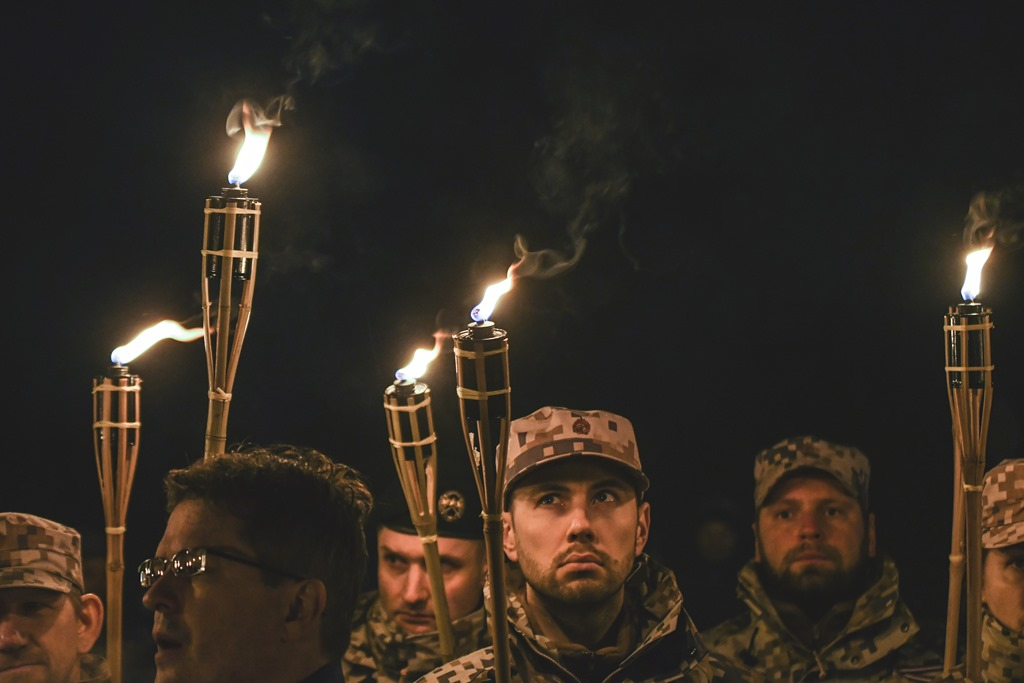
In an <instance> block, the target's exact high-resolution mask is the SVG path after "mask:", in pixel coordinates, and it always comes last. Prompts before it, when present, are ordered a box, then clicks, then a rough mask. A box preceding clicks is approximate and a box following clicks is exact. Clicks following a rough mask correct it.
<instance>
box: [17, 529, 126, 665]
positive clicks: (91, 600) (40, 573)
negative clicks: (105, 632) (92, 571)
mask: <svg viewBox="0 0 1024 683" xmlns="http://www.w3.org/2000/svg"><path fill="white" fill-rule="evenodd" d="M102 628H103V602H102V601H101V600H100V598H99V596H98V595H95V594H94V593H86V592H85V584H84V581H83V577H82V538H81V536H80V535H79V533H78V532H77V531H75V530H74V529H72V528H71V527H68V526H64V525H63V524H58V523H57V522H54V521H51V520H49V519H43V518H42V517H37V516H35V515H28V514H24V513H20V512H3V513H0V681H17V682H18V683H87V682H88V683H109V681H110V669H109V668H108V666H107V662H106V660H104V659H103V657H101V656H100V655H98V654H91V652H90V651H91V650H92V647H93V645H95V644H96V640H97V639H98V638H99V636H100V631H101V630H102Z"/></svg>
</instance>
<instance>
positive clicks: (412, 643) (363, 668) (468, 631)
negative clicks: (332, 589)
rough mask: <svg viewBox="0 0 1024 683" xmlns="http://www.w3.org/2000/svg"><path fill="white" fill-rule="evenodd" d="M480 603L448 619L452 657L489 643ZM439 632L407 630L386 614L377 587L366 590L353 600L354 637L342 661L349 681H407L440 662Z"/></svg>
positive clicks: (443, 660)
mask: <svg viewBox="0 0 1024 683" xmlns="http://www.w3.org/2000/svg"><path fill="white" fill-rule="evenodd" d="M490 642H491V635H490V632H489V631H488V630H487V625H486V624H485V622H484V608H483V607H481V608H480V609H478V610H477V611H475V612H473V613H471V614H468V615H466V616H465V617H462V618H461V619H458V620H456V621H455V622H453V623H452V649H453V650H454V655H455V656H456V657H458V656H460V655H464V654H468V653H470V652H472V651H473V650H477V649H479V648H481V647H484V646H485V645H488V644H490ZM440 651H441V642H440V638H439V637H438V634H437V631H433V632H431V633H421V634H411V633H406V632H405V631H403V630H402V629H401V628H400V627H399V626H398V625H397V624H395V622H394V621H392V620H391V619H388V617H387V615H386V614H385V613H384V608H383V606H382V605H381V603H380V600H378V599H377V591H371V592H369V593H364V594H363V595H362V596H360V599H359V603H358V604H357V605H356V613H355V617H354V619H353V623H352V640H351V641H350V643H349V646H348V650H347V651H346V652H345V655H344V656H343V657H342V660H341V668H342V671H344V672H345V680H346V681H347V683H362V682H363V681H380V682H381V683H409V682H410V681H415V680H416V679H417V678H418V677H420V676H422V675H423V674H425V673H427V672H428V671H430V670H431V669H433V668H435V667H437V666H440V665H441V664H444V662H445V659H442V657H441V654H440Z"/></svg>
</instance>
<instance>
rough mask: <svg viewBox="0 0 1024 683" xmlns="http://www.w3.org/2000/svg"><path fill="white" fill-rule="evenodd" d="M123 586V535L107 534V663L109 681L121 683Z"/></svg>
mask: <svg viewBox="0 0 1024 683" xmlns="http://www.w3.org/2000/svg"><path fill="white" fill-rule="evenodd" d="M123 586H124V535H123V534H122V533H116V534H114V533H108V534H107V614H106V619H107V663H108V664H109V665H110V680H111V682H112V683H121V630H122V629H121V613H122V608H121V593H122V588H123Z"/></svg>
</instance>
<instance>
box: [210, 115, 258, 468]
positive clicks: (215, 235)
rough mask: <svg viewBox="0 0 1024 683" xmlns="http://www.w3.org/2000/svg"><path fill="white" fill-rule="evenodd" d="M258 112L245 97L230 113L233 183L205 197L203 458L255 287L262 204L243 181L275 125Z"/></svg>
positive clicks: (216, 450)
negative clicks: (235, 136)
mask: <svg viewBox="0 0 1024 683" xmlns="http://www.w3.org/2000/svg"><path fill="white" fill-rule="evenodd" d="M258 112H259V108H258V107H256V105H254V104H252V103H250V102H248V101H243V102H241V103H239V104H238V105H236V106H235V109H233V110H232V114H231V116H229V117H228V121H229V126H230V122H231V121H232V119H233V118H235V117H238V116H240V117H241V123H242V128H243V129H244V130H245V142H244V143H243V144H242V148H241V150H240V151H239V153H238V158H237V160H236V163H235V167H234V168H233V169H231V172H230V173H229V174H228V182H229V183H232V187H225V188H223V189H222V190H221V194H219V195H216V196H211V197H208V198H207V199H206V209H205V211H204V213H205V218H206V220H205V222H204V226H203V249H202V256H203V259H202V260H203V273H202V295H203V329H204V331H205V332H204V339H205V345H206V367H207V371H208V376H209V386H210V388H209V394H208V396H209V400H210V407H209V413H208V415H207V421H206V457H207V458H209V457H212V456H216V455H221V454H223V453H224V450H225V446H226V443H227V423H228V409H229V408H230V407H231V389H232V387H233V386H234V383H235V373H236V371H237V370H238V359H239V356H240V355H241V353H242V342H244V341H245V332H246V328H247V327H248V325H249V316H250V314H251V312H252V297H253V291H254V290H255V287H256V259H257V257H258V255H259V254H258V249H259V235H260V210H261V206H262V205H261V203H260V201H259V200H258V199H256V198H254V197H250V196H249V190H248V189H246V188H243V187H241V184H242V183H244V182H245V181H246V180H248V179H249V177H250V176H252V174H253V173H255V172H256V169H257V168H258V167H259V164H260V162H261V161H262V160H263V154H264V153H265V152H266V149H267V143H268V142H269V140H270V133H271V131H272V130H273V128H272V125H273V124H270V123H264V122H262V116H261V115H258ZM236 285H237V288H236ZM214 289H216V291H217V296H216V304H214V298H213V297H212V296H211V290H214ZM214 305H216V312H214ZM232 319H234V327H233V328H232Z"/></svg>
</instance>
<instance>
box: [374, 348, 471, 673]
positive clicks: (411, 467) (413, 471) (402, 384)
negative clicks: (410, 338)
mask: <svg viewBox="0 0 1024 683" xmlns="http://www.w3.org/2000/svg"><path fill="white" fill-rule="evenodd" d="M443 338H444V333H442V332H437V333H435V334H434V348H433V350H431V351H427V350H425V349H417V350H416V352H415V353H414V354H413V360H412V362H411V363H410V364H409V365H407V366H405V367H404V368H402V369H400V370H399V371H398V372H396V373H395V377H396V378H397V379H395V381H394V382H393V383H392V384H391V386H389V387H388V388H387V389H385V390H384V414H385V417H386V418H387V423H388V440H389V441H390V442H391V455H392V457H393V459H394V463H395V471H396V473H397V474H398V480H399V482H401V484H402V492H403V493H404V494H405V502H406V504H407V505H408V506H409V519H410V521H411V522H412V525H413V527H415V529H416V534H417V535H418V536H419V538H420V543H421V544H422V545H423V556H424V560H425V562H426V566H427V575H428V576H429V577H430V595H431V598H432V600H433V603H434V618H435V621H436V622H437V633H438V637H439V641H440V643H439V644H440V648H441V657H442V660H443V661H448V660H449V659H451V658H452V655H453V653H454V645H453V636H452V622H451V617H450V616H449V613H448V597H447V595H446V593H445V589H444V576H443V574H442V573H441V556H440V553H439V551H438V548H437V467H438V462H437V450H436V443H437V436H436V433H435V431H434V415H433V412H432V410H431V407H430V387H429V386H427V384H426V383H424V382H419V381H417V380H418V379H419V378H420V377H422V376H423V375H424V374H425V373H426V371H427V367H428V366H429V365H430V362H431V361H433V360H434V359H435V358H437V356H438V354H440V352H441V345H442V339H443Z"/></svg>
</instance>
